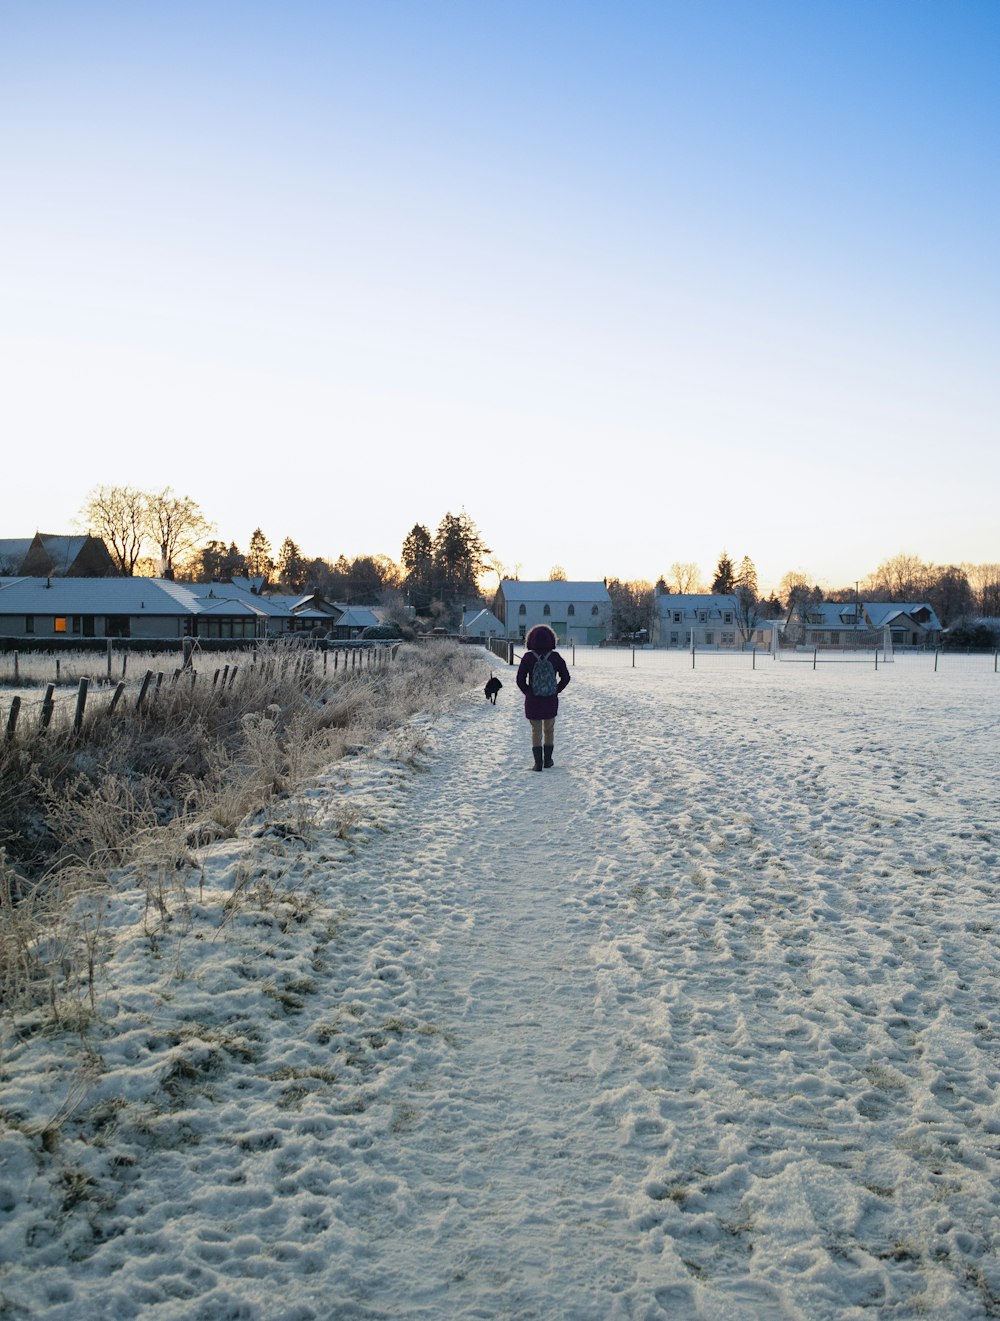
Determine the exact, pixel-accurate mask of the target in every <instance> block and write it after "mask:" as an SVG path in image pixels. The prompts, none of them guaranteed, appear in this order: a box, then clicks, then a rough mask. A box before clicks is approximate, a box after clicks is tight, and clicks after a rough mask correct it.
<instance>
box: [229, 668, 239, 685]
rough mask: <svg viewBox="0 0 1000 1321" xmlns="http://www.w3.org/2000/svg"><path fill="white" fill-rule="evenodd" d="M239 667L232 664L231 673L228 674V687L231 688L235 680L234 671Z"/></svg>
mask: <svg viewBox="0 0 1000 1321" xmlns="http://www.w3.org/2000/svg"><path fill="white" fill-rule="evenodd" d="M239 668H240V667H239V666H238V665H234V666H233V672H232V674H231V675H230V676H229V686H230V688H232V686H233V684H234V683H235V682H236V671H237V670H238V669H239Z"/></svg>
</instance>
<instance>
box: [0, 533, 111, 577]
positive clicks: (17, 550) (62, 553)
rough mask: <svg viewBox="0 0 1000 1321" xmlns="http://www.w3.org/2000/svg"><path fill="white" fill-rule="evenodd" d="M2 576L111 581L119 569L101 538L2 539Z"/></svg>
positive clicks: (42, 535)
mask: <svg viewBox="0 0 1000 1321" xmlns="http://www.w3.org/2000/svg"><path fill="white" fill-rule="evenodd" d="M0 575H7V576H10V575H14V576H17V577H26V578H109V577H116V576H117V575H118V566H117V565H116V564H115V562H114V560H113V559H112V557H111V552H110V551H109V550H108V548H107V546H106V545H105V544H104V542H103V541H102V539H101V538H100V537H92V536H90V535H89V534H87V535H85V536H77V537H68V536H54V535H53V534H51V533H49V532H36V533H35V535H34V536H33V537H0Z"/></svg>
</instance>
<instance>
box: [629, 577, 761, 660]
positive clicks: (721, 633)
mask: <svg viewBox="0 0 1000 1321" xmlns="http://www.w3.org/2000/svg"><path fill="white" fill-rule="evenodd" d="M761 627H763V626H761ZM755 631H756V629H755ZM762 637H763V635H762ZM766 638H767V640H769V639H770V630H767V633H766ZM755 640H756V639H754V638H751V639H750V641H751V642H753V641H755ZM651 641H652V643H653V645H654V646H656V647H679V648H687V649H688V650H690V649H691V648H692V647H719V648H724V649H727V650H730V649H737V648H740V647H742V646H743V645H744V637H743V634H742V633H741V631H740V627H739V612H738V606H737V601H736V597H735V596H732V595H729V594H724V593H714V594H713V593H707V592H683V593H682V592H664V591H662V590H661V589H659V588H658V589H657V591H656V595H655V597H654V601H653V627H652V631H651ZM758 645H764V646H766V645H767V641H762V642H761V643H759V644H758Z"/></svg>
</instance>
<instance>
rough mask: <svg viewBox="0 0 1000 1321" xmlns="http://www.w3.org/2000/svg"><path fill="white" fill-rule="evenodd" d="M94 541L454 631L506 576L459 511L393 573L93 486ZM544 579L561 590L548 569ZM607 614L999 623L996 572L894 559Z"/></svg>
mask: <svg viewBox="0 0 1000 1321" xmlns="http://www.w3.org/2000/svg"><path fill="white" fill-rule="evenodd" d="M79 521H80V522H81V523H82V524H83V525H85V526H87V527H88V528H89V529H90V530H91V531H92V532H94V533H95V534H96V535H97V536H100V537H102V538H103V539H104V542H105V544H106V545H107V547H108V550H109V551H110V552H111V555H112V557H113V558H114V560H115V563H116V565H117V567H118V570H119V572H120V573H122V574H124V575H127V576H131V575H133V574H140V575H143V576H157V575H166V576H168V577H176V578H178V579H180V580H185V579H186V580H188V581H192V582H217V581H225V580H227V579H230V578H249V579H253V580H259V581H260V582H261V583H266V584H268V585H270V586H272V587H277V588H280V589H282V590H285V591H288V592H295V593H299V594H305V593H307V592H319V593H321V594H322V595H324V596H326V597H328V598H329V599H332V600H335V601H341V602H343V603H344V604H346V605H392V604H394V603H397V602H398V603H399V604H400V605H401V606H402V605H406V606H408V607H410V608H411V609H412V610H414V611H415V612H416V614H417V615H418V616H420V617H423V618H426V619H428V620H430V621H432V622H435V623H445V624H448V625H451V626H454V625H455V624H456V623H457V622H458V619H459V615H460V612H461V608H462V606H470V607H471V606H475V605H478V604H481V603H483V602H484V601H485V600H487V599H489V597H490V596H492V593H489V595H487V594H486V593H484V589H483V576H484V574H486V573H487V572H492V573H495V574H496V575H497V579H498V580H499V579H500V578H501V577H504V576H508V577H517V576H518V574H517V572H516V570H515V571H514V572H513V573H505V571H504V569H503V566H502V565H501V564H500V563H499V561H498V560H496V559H495V558H493V554H492V552H491V550H490V548H489V547H488V546H487V545H486V543H485V541H484V539H483V537H482V535H481V533H480V531H479V529H478V527H477V526H476V524H475V522H474V521H473V519H472V518H471V517H470V516H469V515H468V514H467V513H466V512H465V511H464V510H462V511H461V512H460V513H458V514H452V513H450V512H449V513H446V514H445V515H444V517H443V518H442V519H441V521H440V523H439V524H438V525H437V527H436V529H435V530H434V531H433V532H432V531H431V530H430V526H429V525H428V524H426V523H414V525H413V527H412V528H411V529H410V531H409V532H408V533H407V534H406V536H405V538H404V540H403V544H402V548H401V552H400V558H399V561H398V562H397V561H396V560H393V559H392V558H391V557H390V556H388V555H384V554H370V555H357V556H355V557H354V558H350V559H349V558H348V557H347V556H345V555H340V556H338V558H337V559H336V560H329V559H325V558H323V557H322V556H310V555H307V554H305V553H304V552H303V550H302V549H301V547H300V546H299V544H298V543H297V542H296V541H295V540H294V539H293V538H292V537H291V536H287V537H285V538H284V540H283V541H282V542H281V543H280V545H279V547H278V549H277V551H274V550H272V546H271V543H270V541H269V540H268V538H267V536H266V535H265V534H264V532H263V531H262V530H261V529H260V528H259V527H258V528H256V529H255V530H254V532H253V534H252V536H251V537H250V541H249V544H248V545H247V548H246V550H243V549H241V548H240V547H239V546H237V545H236V543H235V542H230V543H229V544H228V545H226V543H225V542H222V541H219V540H217V539H215V538H213V537H212V532H213V530H214V529H213V527H212V524H211V523H210V521H209V520H208V518H207V517H206V516H205V514H204V513H203V512H202V510H201V508H200V507H199V506H198V504H197V503H196V502H195V501H194V500H192V499H191V498H190V497H189V496H178V495H176V494H175V493H174V491H173V490H172V489H171V488H169V487H167V488H165V489H164V490H162V491H157V492H148V491H138V490H135V489H133V488H131V487H128V486H102V487H98V488H97V489H96V490H95V491H93V492H91V494H90V496H89V497H88V500H87V503H86V504H85V506H84V508H83V510H82V511H81V516H80V520H79ZM549 576H550V578H552V579H554V580H563V581H564V580H565V579H566V578H567V573H566V570H565V569H564V568H563V567H562V566H561V565H556V566H554V567H553V568H552V570H551V571H550V575H549ZM605 581H606V583H607V588H608V593H609V595H610V597H611V603H612V631H613V633H614V635H615V636H617V637H632V638H641V637H642V635H643V634H644V633H645V634H647V635H648V632H649V630H650V628H651V625H652V618H653V609H654V605H653V603H654V600H655V596H656V591H657V589H659V590H660V591H661V592H669V593H684V594H687V593H692V592H693V593H700V592H712V593H721V594H726V595H732V596H734V597H735V599H736V609H737V624H738V627H739V628H740V631H741V632H743V633H744V635H745V636H749V634H750V633H751V632H752V631H753V629H754V627H755V625H756V622H757V621H758V620H759V619H768V618H770V619H773V618H779V617H781V616H783V615H785V614H787V613H788V612H789V611H791V610H794V609H796V608H797V609H800V610H805V609H807V608H808V606H809V605H810V604H811V603H815V602H818V601H822V600H828V601H845V602H848V601H853V600H855V599H856V598H858V597H860V598H861V599H862V600H879V601H910V602H913V601H924V602H927V603H928V604H929V605H930V606H932V607H933V609H934V611H935V613H936V614H937V616H938V618H939V619H940V620H941V623H942V624H943V626H944V627H945V628H949V627H953V626H954V625H955V624H957V623H958V622H959V621H961V620H972V619H975V618H976V617H980V616H981V617H988V618H1000V564H977V565H973V564H958V565H956V564H948V565H935V564H929V563H926V562H925V561H923V560H921V559H919V558H918V557H917V556H915V555H909V554H904V553H900V554H898V555H894V556H892V557H891V558H890V559H887V560H885V561H884V562H883V563H882V564H880V565H879V566H878V568H877V569H875V570H874V571H873V572H872V573H869V574H867V575H866V576H865V577H864V578H862V579H859V580H858V582H856V583H851V584H848V585H847V586H844V587H840V588H835V589H833V590H830V589H829V588H827V589H824V588H821V587H820V586H819V585H818V584H816V583H813V582H811V581H810V580H809V578H808V577H807V576H806V575H805V574H803V573H801V572H799V571H797V570H791V571H789V572H788V573H786V574H785V575H784V577H783V578H782V579H781V582H780V583H779V584H778V587H777V588H776V589H775V590H772V591H771V592H770V593H768V594H767V595H766V596H765V595H763V594H762V593H761V592H760V590H759V588H758V582H757V570H756V568H755V566H754V562H753V560H752V559H751V558H750V556H749V555H744V556H743V557H742V558H741V559H740V560H739V561H738V562H737V561H736V560H735V559H734V558H733V557H732V556H730V555H729V553H728V552H727V551H725V550H723V551H722V553H721V554H720V555H719V559H718V563H717V564H716V566H715V571H714V573H713V574H712V575H711V576H710V577H709V578H708V579H707V580H706V579H705V578H704V577H703V576H702V573H701V570H700V568H699V566H698V565H697V564H696V563H694V562H692V561H675V562H674V563H673V564H671V566H670V568H669V570H668V572H667V573H666V574H661V575H660V577H659V579H658V580H657V582H656V583H655V584H654V583H652V582H648V581H646V580H645V579H637V580H623V579H619V578H616V577H611V578H608V579H606V580H605Z"/></svg>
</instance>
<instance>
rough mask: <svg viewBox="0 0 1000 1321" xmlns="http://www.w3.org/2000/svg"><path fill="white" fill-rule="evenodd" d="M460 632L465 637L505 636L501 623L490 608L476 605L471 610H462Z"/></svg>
mask: <svg viewBox="0 0 1000 1321" xmlns="http://www.w3.org/2000/svg"><path fill="white" fill-rule="evenodd" d="M461 632H462V635H463V636H464V637H467V638H504V637H506V636H507V634H506V631H505V629H504V626H503V623H502V622H501V621H500V620H499V619H497V617H496V615H495V614H494V613H493V611H492V610H486V609H484V608H483V607H482V606H477V607H476V608H475V609H473V610H463V611H462V625H461Z"/></svg>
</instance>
